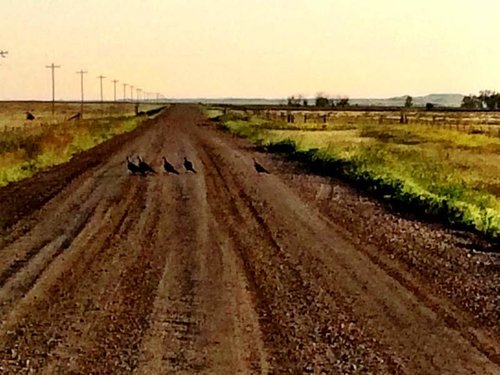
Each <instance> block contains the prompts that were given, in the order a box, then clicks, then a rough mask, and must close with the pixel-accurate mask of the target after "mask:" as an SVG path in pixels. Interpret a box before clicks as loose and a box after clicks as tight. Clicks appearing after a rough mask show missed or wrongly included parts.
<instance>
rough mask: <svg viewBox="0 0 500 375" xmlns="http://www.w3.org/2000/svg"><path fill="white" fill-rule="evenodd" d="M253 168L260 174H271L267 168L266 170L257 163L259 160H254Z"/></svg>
mask: <svg viewBox="0 0 500 375" xmlns="http://www.w3.org/2000/svg"><path fill="white" fill-rule="evenodd" d="M253 166H254V167H255V170H256V171H257V172H259V173H267V174H269V172H268V170H267V169H266V168H264V167H263V166H262V165H261V164H259V163H258V162H257V160H255V158H254V159H253Z"/></svg>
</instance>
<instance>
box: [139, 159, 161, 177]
mask: <svg viewBox="0 0 500 375" xmlns="http://www.w3.org/2000/svg"><path fill="white" fill-rule="evenodd" d="M137 160H138V161H139V165H138V167H139V169H140V170H141V173H142V174H148V173H153V174H156V171H155V170H154V169H153V168H151V166H150V165H149V164H148V163H146V162H145V161H144V160H143V159H142V158H141V157H140V156H137Z"/></svg>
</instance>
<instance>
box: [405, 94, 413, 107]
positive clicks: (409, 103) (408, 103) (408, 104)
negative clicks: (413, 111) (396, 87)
mask: <svg viewBox="0 0 500 375" xmlns="http://www.w3.org/2000/svg"><path fill="white" fill-rule="evenodd" d="M412 105H413V98H412V97H411V96H410V95H408V96H407V97H406V100H405V107H406V108H411V106H412Z"/></svg>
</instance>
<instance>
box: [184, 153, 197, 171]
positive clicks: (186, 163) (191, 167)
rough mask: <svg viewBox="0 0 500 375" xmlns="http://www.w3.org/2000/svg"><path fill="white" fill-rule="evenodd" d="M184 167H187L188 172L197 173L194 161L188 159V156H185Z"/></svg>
mask: <svg viewBox="0 0 500 375" xmlns="http://www.w3.org/2000/svg"><path fill="white" fill-rule="evenodd" d="M184 168H186V172H189V171H191V172H193V173H196V171H195V170H194V168H193V163H191V162H190V161H189V160H187V159H186V157H184Z"/></svg>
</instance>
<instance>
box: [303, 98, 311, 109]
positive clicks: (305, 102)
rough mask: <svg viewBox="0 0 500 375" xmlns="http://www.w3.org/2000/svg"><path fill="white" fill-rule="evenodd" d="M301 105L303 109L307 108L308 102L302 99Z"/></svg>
mask: <svg viewBox="0 0 500 375" xmlns="http://www.w3.org/2000/svg"><path fill="white" fill-rule="evenodd" d="M302 105H303V106H304V107H307V106H308V105H309V102H308V101H307V99H304V100H303V101H302Z"/></svg>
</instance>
